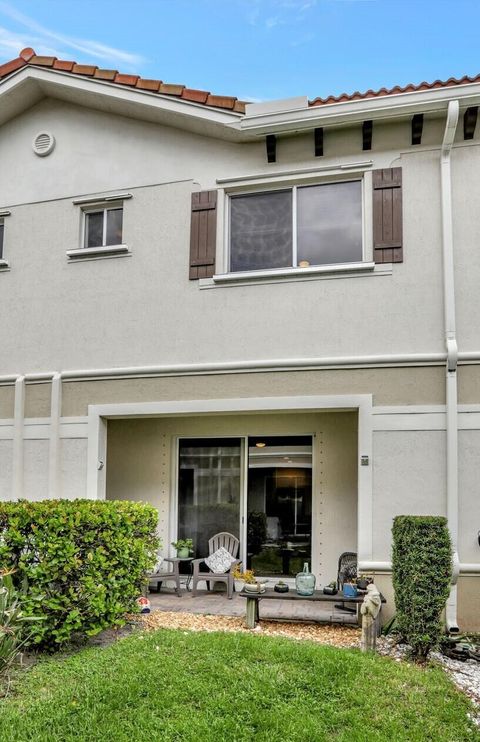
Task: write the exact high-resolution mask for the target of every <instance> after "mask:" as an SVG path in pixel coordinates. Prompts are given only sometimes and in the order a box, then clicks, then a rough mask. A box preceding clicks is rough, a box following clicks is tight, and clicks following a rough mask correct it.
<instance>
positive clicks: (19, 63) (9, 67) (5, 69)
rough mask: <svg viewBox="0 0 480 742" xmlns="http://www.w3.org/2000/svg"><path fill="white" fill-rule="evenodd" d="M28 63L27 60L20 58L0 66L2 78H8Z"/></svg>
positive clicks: (0, 76)
mask: <svg viewBox="0 0 480 742" xmlns="http://www.w3.org/2000/svg"><path fill="white" fill-rule="evenodd" d="M26 64H27V63H26V62H25V60H23V59H21V58H20V57H18V59H12V60H11V61H10V62H5V64H1V65H0V78H2V77H6V76H7V75H9V74H10V73H11V72H15V70H18V69H20V67H25V65H26Z"/></svg>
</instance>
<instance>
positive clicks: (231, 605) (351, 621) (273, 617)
mask: <svg viewBox="0 0 480 742" xmlns="http://www.w3.org/2000/svg"><path fill="white" fill-rule="evenodd" d="M148 598H149V600H150V604H151V610H152V611H165V612H174V613H191V614H197V615H209V616H237V617H241V618H244V617H245V612H246V600H245V598H243V597H241V596H240V595H239V593H238V592H236V593H234V595H233V598H232V600H229V599H228V598H227V595H226V592H218V591H213V590H212V591H208V590H200V591H199V593H198V595H197V596H196V597H193V596H192V593H191V592H190V591H189V590H186V589H183V588H182V590H181V597H178V595H177V594H176V592H175V591H174V590H173V589H171V588H165V587H162V590H161V592H159V593H157V592H155V591H152V592H150V593H149V596H148ZM261 619H266V620H267V619H268V620H270V621H298V622H305V623H324V624H327V623H333V624H342V625H348V626H357V617H356V615H355V614H354V613H349V612H346V611H343V610H339V609H338V608H336V605H335V603H334V602H331V603H322V602H315V603H312V602H309V601H307V600H299V601H291V600H282V599H280V598H279V600H264V601H263V602H262V607H261Z"/></svg>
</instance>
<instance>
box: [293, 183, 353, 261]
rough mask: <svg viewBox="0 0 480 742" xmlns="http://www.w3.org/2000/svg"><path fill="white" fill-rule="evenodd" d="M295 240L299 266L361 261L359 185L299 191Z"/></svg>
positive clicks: (332, 186) (336, 185) (339, 184)
mask: <svg viewBox="0 0 480 742" xmlns="http://www.w3.org/2000/svg"><path fill="white" fill-rule="evenodd" d="M297 240H298V243H297V260H298V264H299V265H300V262H301V261H306V262H307V263H308V264H309V265H326V264H328V263H350V262H354V261H361V260H362V189H361V182H360V181H358V180H357V181H353V182H351V183H329V184H326V185H320V186H308V187H303V188H299V189H298V190H297ZM302 267H305V266H302Z"/></svg>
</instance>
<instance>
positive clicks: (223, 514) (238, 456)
mask: <svg viewBox="0 0 480 742" xmlns="http://www.w3.org/2000/svg"><path fill="white" fill-rule="evenodd" d="M241 461H242V442H241V439H240V438H189V439H181V440H180V441H179V472H178V538H179V539H185V538H191V539H192V540H193V544H194V551H195V556H196V557H204V556H207V555H208V539H210V538H211V537H212V536H214V535H215V534H216V533H219V532H221V531H228V532H229V533H233V535H234V536H236V537H237V538H240V514H241V513H240V501H241V481H242V476H241Z"/></svg>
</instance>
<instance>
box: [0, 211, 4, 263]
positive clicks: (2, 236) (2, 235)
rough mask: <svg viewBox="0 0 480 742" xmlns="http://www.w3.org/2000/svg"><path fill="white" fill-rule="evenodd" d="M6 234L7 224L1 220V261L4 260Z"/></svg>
mask: <svg viewBox="0 0 480 742" xmlns="http://www.w3.org/2000/svg"><path fill="white" fill-rule="evenodd" d="M4 234H5V222H4V221H3V219H0V260H3V240H4Z"/></svg>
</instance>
